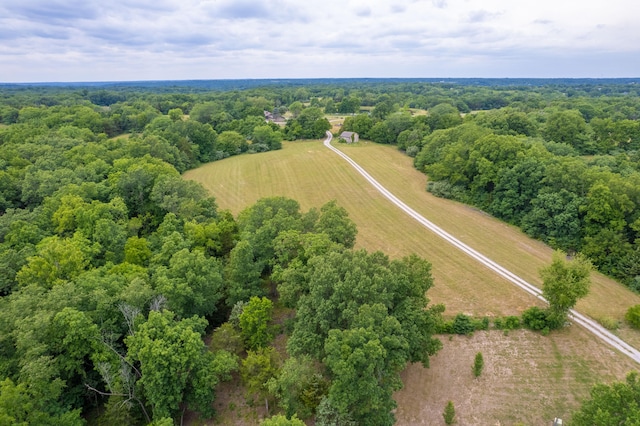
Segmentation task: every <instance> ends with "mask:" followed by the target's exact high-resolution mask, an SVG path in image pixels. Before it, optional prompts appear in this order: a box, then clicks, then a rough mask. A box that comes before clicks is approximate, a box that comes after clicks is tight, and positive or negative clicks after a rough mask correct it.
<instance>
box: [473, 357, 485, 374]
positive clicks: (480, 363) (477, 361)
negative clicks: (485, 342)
mask: <svg viewBox="0 0 640 426" xmlns="http://www.w3.org/2000/svg"><path fill="white" fill-rule="evenodd" d="M483 368H484V357H483V356H482V352H478V353H477V354H476V357H475V358H474V360H473V375H474V377H480V375H481V374H482V369H483Z"/></svg>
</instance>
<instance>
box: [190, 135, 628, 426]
mask: <svg viewBox="0 0 640 426" xmlns="http://www.w3.org/2000/svg"><path fill="white" fill-rule="evenodd" d="M334 145H335V146H338V147H339V148H340V149H342V150H343V151H344V152H346V153H347V154H348V155H349V156H351V157H352V158H353V159H354V160H355V161H357V162H358V163H359V164H360V165H361V166H363V167H364V168H365V169H366V170H367V171H368V172H369V173H370V174H371V175H373V176H374V177H375V178H376V179H377V180H378V181H379V182H380V183H382V184H383V185H384V186H386V187H387V188H388V189H389V190H391V191H392V192H393V193H394V194H396V195H397V196H398V197H399V198H400V199H402V200H403V201H404V202H405V203H407V204H408V205H410V206H411V207H412V208H414V209H415V210H417V211H418V212H420V213H421V214H423V215H424V216H425V217H426V218H427V219H429V220H431V221H432V222H434V223H436V224H437V225H439V226H441V227H442V228H444V229H445V230H446V231H448V232H449V233H451V234H453V235H454V236H456V237H457V238H459V239H461V240H462V241H464V242H465V243H467V244H469V245H470V246H472V247H473V248H475V249H476V250H478V251H480V252H482V253H483V254H485V255H487V256H488V257H490V258H491V259H493V260H495V261H497V262H498V263H500V264H502V265H503V266H505V267H507V268H508V269H510V270H511V271H513V272H514V273H516V274H518V275H520V276H522V277H523V278H525V279H526V280H528V281H530V282H532V283H534V284H537V285H541V282H540V279H539V277H538V270H539V269H540V268H541V267H543V266H545V265H547V264H548V263H549V262H550V259H551V254H552V250H551V249H549V248H548V247H546V246H545V245H544V244H541V243H540V242H537V241H535V240H532V239H530V238H528V237H526V236H525V235H523V234H522V233H521V232H520V231H518V230H517V229H516V228H515V227H512V226H509V225H506V224H504V223H502V222H500V221H498V220H496V219H494V218H492V217H490V216H488V215H486V214H484V213H483V212H480V211H478V210H476V209H473V208H471V207H468V206H465V205H462V204H460V203H456V202H452V201H450V200H444V199H439V198H436V197H433V196H432V195H430V194H428V193H427V192H426V191H425V190H424V188H425V185H426V176H424V175H423V174H421V173H419V172H418V171H416V170H415V169H414V168H413V166H412V159H411V158H409V157H407V156H405V155H404V154H402V153H400V152H399V151H397V150H396V149H395V148H394V147H390V146H382V145H377V144H372V143H362V142H361V143H359V144H354V145H343V144H335V143H334ZM185 178H186V179H192V180H196V181H199V182H201V183H202V184H203V185H204V186H205V187H206V188H207V189H208V190H209V191H210V192H211V194H212V195H213V196H215V197H216V199H217V202H218V205H219V206H220V208H223V209H229V210H231V211H232V212H233V213H234V214H237V213H238V212H239V211H241V210H242V209H244V208H245V207H247V206H250V205H251V204H253V203H254V202H255V201H257V200H258V199H259V198H262V197H267V196H286V197H290V198H294V199H296V200H298V202H299V203H300V205H301V207H302V209H303V210H304V211H306V210H308V209H309V208H311V207H320V206H321V205H322V204H324V203H326V202H327V201H330V200H333V199H335V200H337V202H338V204H339V205H341V206H343V207H344V208H346V209H347V211H348V212H349V215H350V217H351V218H352V219H353V220H354V222H355V223H356V224H357V226H358V238H357V243H356V244H357V247H360V248H366V249H367V250H369V251H374V250H381V251H383V252H385V253H387V254H388V255H389V256H390V257H392V258H395V257H400V256H404V255H407V254H410V253H417V254H418V255H420V256H422V257H424V258H426V259H428V260H429V261H430V262H431V263H432V265H433V276H434V281H435V285H434V287H433V288H432V289H431V290H429V292H428V296H429V297H430V299H431V300H432V302H434V303H444V304H445V305H446V306H447V311H446V312H445V314H448V315H454V314H456V313H457V312H465V313H468V314H472V315H489V316H493V315H517V314H519V313H520V312H521V311H522V310H523V309H526V308H527V307H529V306H532V305H535V304H538V303H539V302H538V301H537V300H536V299H535V298H533V297H531V296H529V295H528V294H526V293H525V292H524V291H523V290H520V289H519V288H517V287H515V286H514V285H513V284H511V283H509V282H507V281H506V280H504V279H502V278H501V277H499V276H498V275H496V274H495V273H493V272H491V271H489V270H488V269H486V268H484V267H483V266H481V265H479V264H478V263H477V262H475V261H474V260H472V259H471V258H469V257H467V256H466V255H464V254H462V253H460V252H459V251H457V250H456V249H454V248H453V247H452V246H450V245H449V244H447V243H445V242H444V241H443V240H441V239H440V238H438V237H436V236H435V235H433V234H432V233H431V232H430V231H428V230H426V229H425V228H422V227H421V226H420V225H419V224H418V223H417V222H415V221H414V220H413V219H411V218H409V217H408V216H406V215H405V214H404V213H402V212H401V211H400V210H399V209H398V208H396V207H395V206H394V205H392V204H391V203H390V202H389V201H387V200H386V199H385V198H384V197H382V195H380V194H379V193H378V192H377V191H376V190H374V189H373V187H371V186H370V185H369V184H368V183H367V182H366V181H365V180H364V178H362V177H361V176H360V175H358V174H357V172H356V171H355V170H354V169H353V168H351V166H349V165H348V164H347V163H346V162H345V161H344V160H342V159H341V158H339V157H338V156H336V155H335V154H334V153H332V152H331V151H330V150H328V149H327V148H326V147H324V146H323V145H322V142H321V141H298V142H290V143H287V142H285V143H284V144H283V150H281V151H276V152H268V153H262V154H258V155H243V156H238V157H233V158H228V159H225V160H222V161H218V162H214V163H210V164H207V165H205V166H202V167H200V168H198V169H195V170H191V171H189V172H187V173H185ZM593 281H594V284H593V286H592V291H591V294H590V296H589V297H587V298H586V299H585V300H584V301H582V302H580V304H579V305H578V309H579V310H580V311H582V312H584V313H586V314H588V315H590V316H592V317H594V318H596V319H602V318H610V319H613V320H618V321H622V318H623V316H624V312H625V311H626V309H627V308H628V307H629V306H631V305H634V304H637V303H640V298H639V297H638V296H637V295H635V294H633V293H632V292H630V291H628V290H627V289H625V288H624V287H623V286H621V285H619V284H617V283H615V282H613V281H611V280H609V279H607V278H605V277H603V276H601V275H598V274H594V277H593ZM619 333H620V334H621V335H622V336H623V337H625V338H626V339H627V340H628V341H630V342H632V343H635V344H636V345H637V344H639V343H640V338H639V337H638V334H637V333H636V332H634V331H632V330H630V329H628V328H626V327H624V326H623V327H621V329H620V331H619ZM514 336H516V338H514ZM443 340H444V341H443V343H444V346H445V348H444V349H443V352H442V353H441V354H440V355H438V356H437V357H436V359H434V363H433V366H434V368H432V369H429V370H424V369H422V367H419V366H411V367H409V368H408V369H407V371H406V372H405V374H404V382H405V390H403V391H400V392H399V393H398V394H397V400H398V403H399V407H398V412H397V415H398V424H407V425H409V424H421V423H422V424H438V423H439V422H441V421H442V416H441V413H442V410H443V409H444V404H445V403H446V401H447V400H448V399H454V396H455V397H456V398H460V399H461V402H460V407H459V408H458V403H456V411H457V412H458V415H459V416H460V419H462V418H464V419H466V421H464V422H463V423H459V424H496V421H500V422H501V423H500V424H513V423H515V422H517V421H524V422H525V423H526V424H544V423H546V422H548V421H549V417H550V418H551V419H553V417H554V416H558V415H560V416H562V415H565V416H566V414H567V413H568V412H570V411H571V410H572V409H574V408H575V407H576V406H577V404H578V401H579V399H580V398H582V397H584V396H586V395H587V394H588V390H589V388H590V387H591V385H592V384H593V383H594V382H596V381H609V380H612V379H614V378H618V379H621V378H623V377H624V374H625V372H627V371H630V370H632V369H634V368H637V365H636V364H634V363H633V362H632V361H630V360H629V359H627V358H626V357H624V356H622V355H620V354H619V353H617V352H615V351H612V350H611V349H609V348H608V347H607V346H605V345H604V344H602V343H599V342H597V341H596V340H595V339H594V338H593V337H592V336H590V335H588V334H587V333H586V332H585V331H584V330H582V329H580V328H578V327H577V326H576V327H570V328H569V329H567V330H564V331H562V332H558V333H552V334H551V335H550V336H549V337H542V336H539V335H536V334H533V333H529V332H526V331H519V332H517V333H511V334H510V335H508V336H504V335H503V334H502V333H496V332H491V333H476V336H474V337H473V338H472V339H468V338H453V339H451V340H448V337H446V336H445V337H444V338H443ZM478 347H481V348H491V350H493V351H494V352H495V355H491V356H490V359H493V360H494V361H489V359H487V355H485V364H486V365H487V367H486V368H487V374H486V377H485V378H483V379H482V380H485V382H480V381H478V382H477V383H485V385H486V387H487V392H482V393H483V397H482V401H483V405H486V406H487V407H493V408H487V409H482V410H480V409H478V407H477V405H476V403H475V402H473V401H476V399H475V398H477V397H476V396H474V395H476V394H477V393H478V391H479V390H478V388H477V386H476V387H474V386H471V385H469V383H467V384H466V385H462V384H461V383H463V384H464V383H466V382H464V380H467V379H464V380H463V381H462V382H460V380H462V379H461V378H464V377H466V376H467V375H468V376H471V373H470V371H471V365H472V363H473V356H474V355H475V352H474V350H475V351H477V348H478ZM482 350H483V351H484V350H485V349H482ZM467 352H468V353H469V354H470V355H469V356H466V357H465V356H463V355H462V354H463V353H467ZM494 352H491V353H492V354H493V353H494ZM458 353H460V355H461V357H460V358H458V356H457V354H458ZM447 354H448V355H447ZM466 358H468V359H466ZM492 362H493V363H495V366H494V367H495V368H496V369H498V370H499V371H501V372H500V374H497V373H496V374H493V373H489V371H494V370H491V368H490V367H489V364H491V363H492ZM460 363H461V364H464V365H467V364H468V366H465V367H464V368H463V367H462V366H461V365H458V364H460ZM505 364H506V365H505ZM510 364H513V365H512V366H510ZM447 365H450V367H446V366H447ZM454 366H457V367H455V368H454ZM445 367H446V368H445ZM498 367H500V368H502V370H500V369H499V368H498ZM504 369H507V370H508V371H509V372H510V373H509V374H507V373H505V371H506V370H504ZM498 370H495V371H498ZM445 371H448V373H446V372H445ZM467 373H469V374H467ZM456 383H458V384H460V386H458V385H456ZM474 383H476V382H475V381H474V382H471V384H474ZM527 383H528V385H526V384H527ZM436 389H437V392H436V391H435V390H436ZM519 389H522V391H523V392H525V391H526V394H527V395H529V396H530V395H534V396H535V395H537V396H536V397H535V398H532V400H531V401H532V402H531V404H527V403H524V402H523V396H524V395H521V394H519V391H518V390H519ZM434 392H436V393H437V395H435V394H434ZM421 395H422V396H421ZM429 395H432V396H429ZM438 395H439V396H438ZM430 398H431V399H430ZM434 398H435V399H434ZM438 398H440V399H442V398H445V399H444V403H442V404H440V402H441V401H440V399H438ZM541 398H542V400H544V403H543V401H541ZM463 401H466V402H463ZM454 402H455V400H454ZM425 410H426V411H425ZM559 411H561V412H559ZM416 416H417V417H416ZM418 418H420V419H423V420H424V422H423V421H422V420H421V421H420V422H417V423H416V419H418ZM429 419H430V420H429ZM500 419H502V420H500ZM510 422H511V423H510Z"/></svg>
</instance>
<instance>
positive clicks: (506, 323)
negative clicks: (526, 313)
mask: <svg viewBox="0 0 640 426" xmlns="http://www.w3.org/2000/svg"><path fill="white" fill-rule="evenodd" d="M493 326H494V327H495V328H496V329H498V330H507V331H508V330H517V329H519V328H520V326H521V323H520V317H517V316H513V315H512V316H507V317H503V318H500V317H498V318H496V319H494V321H493Z"/></svg>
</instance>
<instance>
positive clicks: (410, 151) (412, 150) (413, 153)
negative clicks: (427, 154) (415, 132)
mask: <svg viewBox="0 0 640 426" xmlns="http://www.w3.org/2000/svg"><path fill="white" fill-rule="evenodd" d="M419 152H420V147H418V146H415V145H411V146H410V147H408V148H407V150H406V153H407V155H408V156H409V157H415V156H416V155H418V153H419Z"/></svg>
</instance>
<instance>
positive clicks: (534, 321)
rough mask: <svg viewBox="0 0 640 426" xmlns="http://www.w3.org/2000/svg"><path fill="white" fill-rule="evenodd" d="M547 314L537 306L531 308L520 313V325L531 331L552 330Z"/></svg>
mask: <svg viewBox="0 0 640 426" xmlns="http://www.w3.org/2000/svg"><path fill="white" fill-rule="evenodd" d="M548 315H549V314H548V312H547V311H546V310H544V309H540V308H538V307H537V306H532V307H531V308H529V309H526V310H525V311H524V312H522V325H523V326H525V327H526V328H528V329H529V330H533V331H544V330H547V331H548V330H549V329H550V328H552V324H551V323H550V322H549V320H548V319H547V317H548Z"/></svg>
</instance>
